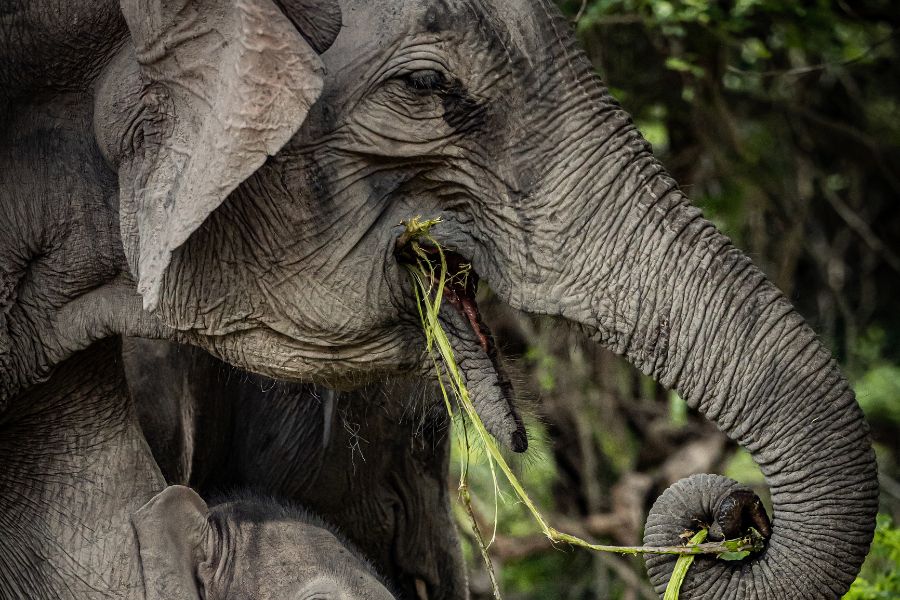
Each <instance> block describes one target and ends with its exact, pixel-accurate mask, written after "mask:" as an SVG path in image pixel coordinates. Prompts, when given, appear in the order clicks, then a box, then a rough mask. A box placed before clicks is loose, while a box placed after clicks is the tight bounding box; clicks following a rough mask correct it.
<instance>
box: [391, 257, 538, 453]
mask: <svg viewBox="0 0 900 600" xmlns="http://www.w3.org/2000/svg"><path fill="white" fill-rule="evenodd" d="M419 248H420V249H421V250H422V251H423V252H424V255H425V257H426V259H427V261H428V263H429V265H428V266H429V267H430V268H429V269H428V272H429V276H430V277H431V284H432V289H433V290H435V291H436V290H437V289H438V286H439V284H440V282H439V281H438V279H439V277H440V273H441V268H442V266H443V265H442V264H441V250H438V248H436V247H434V246H430V245H426V244H421V243H420V245H419ZM443 256H444V262H445V264H446V273H445V278H444V287H443V298H444V299H445V300H446V303H445V305H444V306H442V307H441V311H440V313H439V319H440V321H441V326H442V327H443V328H444V330H445V332H446V333H447V337H448V339H449V341H450V344H451V346H452V347H453V352H454V356H455V358H456V362H457V365H458V366H459V369H460V372H461V374H462V377H463V380H464V382H465V384H466V387H467V389H468V391H469V395H470V397H471V399H472V404H473V405H474V407H475V410H476V411H477V412H478V416H479V417H480V418H481V420H482V422H483V423H484V425H485V427H486V428H487V430H488V431H489V432H490V433H491V434H492V435H494V437H496V438H497V439H498V440H499V441H500V442H501V443H502V444H504V445H505V446H507V447H508V448H510V449H511V450H513V451H515V452H524V451H525V450H527V449H528V436H527V433H526V431H525V426H524V424H523V423H522V419H521V417H520V416H519V414H518V411H517V410H516V408H515V400H514V395H513V389H512V384H511V383H510V380H509V377H508V376H507V374H506V370H505V369H504V368H503V364H502V361H501V359H500V354H499V352H498V350H497V347H496V344H495V342H494V336H493V335H492V333H491V330H490V328H489V327H488V326H487V324H486V323H485V322H484V320H483V319H482V317H481V312H480V311H479V309H478V302H477V300H476V294H477V291H478V282H479V277H478V274H477V273H476V272H475V270H474V269H473V268H472V265H471V261H469V260H467V259H466V258H465V257H464V256H462V255H461V254H458V253H457V252H455V251H452V250H446V249H444V250H443ZM397 257H398V259H399V261H400V262H401V263H404V264H407V265H410V264H412V265H415V264H417V263H418V262H420V261H421V255H416V254H414V253H413V252H412V249H411V248H410V247H408V246H405V245H404V246H403V247H398V252H397ZM445 306H447V307H449V308H445Z"/></svg>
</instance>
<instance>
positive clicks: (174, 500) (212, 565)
mask: <svg viewBox="0 0 900 600" xmlns="http://www.w3.org/2000/svg"><path fill="white" fill-rule="evenodd" d="M132 523H133V525H134V530H135V532H136V535H137V540H138V544H139V547H140V556H141V569H142V574H143V580H144V587H145V593H146V598H147V600H163V599H165V600H188V599H193V598H198V597H200V598H205V599H206V600H226V599H228V598H258V599H259V600H268V599H272V600H275V599H280V598H335V599H336V598H353V599H358V600H362V599H366V600H369V599H373V600H375V599H383V600H389V599H391V598H393V597H394V596H393V595H391V593H390V592H389V591H388V590H387V588H386V587H385V586H384V584H383V583H382V582H381V581H380V580H379V579H378V577H377V576H376V575H375V574H374V573H373V572H372V568H371V566H370V565H369V563H368V562H367V560H366V559H365V558H363V557H362V556H361V555H360V554H358V553H357V552H356V551H355V550H354V549H353V548H352V547H350V546H348V545H347V544H346V543H344V542H343V541H342V540H341V539H340V538H339V537H338V536H337V535H335V534H334V533H333V532H332V531H331V530H330V529H329V528H328V526H327V525H325V524H324V523H323V522H321V521H320V520H318V519H317V518H316V517H314V516H313V515H310V514H308V513H306V512H305V511H303V510H300V509H294V508H290V507H285V506H283V505H280V504H276V503H274V502H266V501H262V500H258V499H238V500H233V501H229V502H225V503H223V504H220V505H217V506H214V507H213V508H212V509H211V510H210V509H208V508H207V506H206V503H205V502H204V501H203V500H202V499H201V498H200V496H198V495H197V493H196V492H194V491H193V490H191V489H190V488H187V487H183V486H177V485H175V486H170V487H168V488H166V489H165V490H163V491H162V492H160V493H159V494H157V495H156V496H154V497H153V498H152V499H151V500H150V501H149V502H147V504H145V505H144V506H143V507H142V508H141V509H140V510H138V511H137V512H136V513H135V514H134V516H133V517H132Z"/></svg>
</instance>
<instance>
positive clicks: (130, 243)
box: [119, 0, 340, 310]
mask: <svg viewBox="0 0 900 600" xmlns="http://www.w3.org/2000/svg"><path fill="white" fill-rule="evenodd" d="M283 2H284V4H285V5H290V6H289V7H288V8H290V9H291V11H292V18H288V16H286V15H285V14H284V13H283V12H282V11H281V10H280V9H279V8H278V6H276V5H275V4H274V3H273V1H272V0H121V6H122V12H123V14H124V16H125V20H126V22H127V24H128V29H129V31H130V33H131V38H132V41H133V45H134V51H135V57H136V59H137V63H138V65H139V70H140V79H141V104H142V106H141V107H140V117H139V123H138V131H137V134H136V135H134V136H133V137H134V138H135V142H134V143H133V146H135V147H134V149H133V155H132V156H131V157H129V158H130V159H129V160H123V161H122V163H121V164H120V165H119V181H120V214H121V227H122V238H123V243H124V244H125V250H126V255H127V257H128V260H129V265H130V267H131V269H132V271H133V272H134V273H135V275H136V276H137V279H138V291H139V292H140V293H141V294H142V295H143V298H144V307H145V308H146V309H148V310H153V309H154V308H155V307H156V306H157V303H158V301H159V294H160V287H161V284H162V278H163V275H164V273H165V271H166V268H167V267H168V265H169V262H170V260H171V255H172V252H174V251H175V250H176V249H177V248H178V247H179V246H181V245H182V244H183V243H184V242H185V241H187V239H188V237H189V236H190V235H191V234H192V233H193V232H194V231H195V230H196V229H197V228H198V227H200V225H201V224H202V223H203V222H204V220H205V219H206V218H207V217H208V216H209V215H210V213H212V211H214V210H215V209H216V207H218V206H219V205H220V204H221V203H222V202H223V201H224V200H225V198H227V197H228V195H229V194H230V193H231V192H232V191H233V190H234V189H235V188H236V187H237V186H238V185H239V184H240V183H241V182H242V181H244V180H245V179H246V178H247V177H249V176H250V175H252V174H253V173H254V172H255V171H256V170H257V169H258V168H259V167H260V166H262V164H263V163H264V162H265V160H266V158H267V157H268V156H272V155H274V154H275V153H276V152H278V150H279V149H280V148H281V147H282V146H283V145H284V144H285V143H286V142H287V141H288V140H289V139H290V138H291V136H293V135H294V134H295V133H296V132H297V130H298V129H299V128H300V126H301V124H302V123H303V120H304V119H305V117H306V114H307V112H308V111H309V108H310V107H311V106H312V104H313V103H314V102H315V101H316V99H317V98H318V96H319V94H320V93H321V91H322V84H323V74H324V67H323V65H322V62H321V60H320V58H319V56H318V54H317V53H316V50H315V49H314V48H313V47H312V46H311V45H310V42H308V41H307V40H312V41H313V43H314V44H315V45H316V47H318V48H319V49H322V48H323V46H324V45H325V44H326V43H329V44H330V43H331V41H333V39H334V36H335V35H336V32H337V30H339V28H340V13H339V9H338V8H337V5H336V0H331V1H330V2H329V1H328V0H323V1H322V2H312V0H283ZM313 4H315V5H316V6H313ZM323 7H328V8H323ZM313 12H315V13H316V14H317V15H318V16H313V14H312V13H313ZM306 13H309V15H307V14H306ZM304 15H305V16H304ZM298 27H301V28H303V29H304V31H303V32H302V33H301V32H300V31H298V29H297V28H298ZM316 28H320V29H321V30H316Z"/></svg>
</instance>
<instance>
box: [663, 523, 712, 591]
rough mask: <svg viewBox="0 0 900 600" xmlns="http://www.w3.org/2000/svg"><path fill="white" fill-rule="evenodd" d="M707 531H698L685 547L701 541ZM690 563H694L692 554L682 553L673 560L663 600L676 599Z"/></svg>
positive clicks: (695, 544)
mask: <svg viewBox="0 0 900 600" xmlns="http://www.w3.org/2000/svg"><path fill="white" fill-rule="evenodd" d="M707 533H709V530H708V529H705V528H704V529H701V530H700V531H698V532H697V533H696V534H694V537H692V538H691V539H690V541H689V542H688V546H687V547H688V548H690V547H694V546H697V545H698V544H700V543H701V542H703V540H705V539H706V534H707ZM692 564H694V555H693V554H684V555H682V556H679V557H678V560H676V561H675V568H674V569H672V576H671V577H669V583H668V585H666V593H665V595H664V596H663V600H678V594H679V593H681V584H682V583H683V582H684V578H685V576H686V575H687V572H688V569H690V568H691V565H692Z"/></svg>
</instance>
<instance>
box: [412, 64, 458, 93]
mask: <svg viewBox="0 0 900 600" xmlns="http://www.w3.org/2000/svg"><path fill="white" fill-rule="evenodd" d="M403 79H404V81H406V84H407V85H408V86H409V87H410V88H412V89H413V90H415V91H416V92H418V93H420V94H428V93H434V92H442V91H445V90H446V89H447V87H448V85H447V84H448V82H447V77H446V76H445V75H444V74H443V73H441V72H440V71H436V70H434V69H422V70H419V71H413V72H411V73H408V74H407V75H406V76H405V77H404V78H403Z"/></svg>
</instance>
